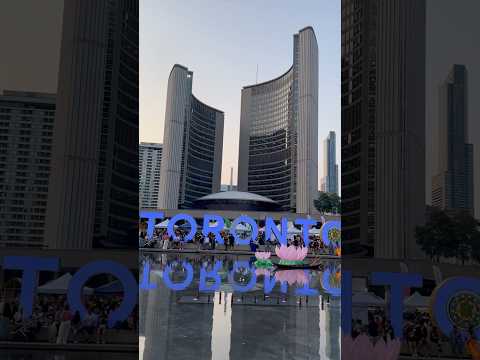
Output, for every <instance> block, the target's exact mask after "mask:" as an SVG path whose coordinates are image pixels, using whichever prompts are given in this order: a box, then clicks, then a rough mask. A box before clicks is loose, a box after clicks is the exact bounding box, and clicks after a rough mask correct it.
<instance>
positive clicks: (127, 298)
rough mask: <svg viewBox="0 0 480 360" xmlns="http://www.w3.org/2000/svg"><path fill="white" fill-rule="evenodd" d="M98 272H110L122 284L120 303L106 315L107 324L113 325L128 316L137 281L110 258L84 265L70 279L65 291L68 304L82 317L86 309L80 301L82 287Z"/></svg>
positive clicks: (134, 301)
mask: <svg viewBox="0 0 480 360" xmlns="http://www.w3.org/2000/svg"><path fill="white" fill-rule="evenodd" d="M98 274H112V275H113V276H115V277H116V278H117V279H118V280H120V282H121V283H122V286H123V294H124V295H123V301H122V304H121V305H120V306H119V307H118V308H117V309H115V310H114V311H112V312H111V313H110V315H109V316H108V326H109V327H113V326H114V325H115V323H117V322H118V321H122V320H125V319H127V318H128V315H130V313H131V312H132V310H133V308H134V307H135V304H136V303H137V300H138V297H137V294H138V284H137V281H136V280H135V278H134V277H133V275H132V273H131V272H130V270H128V269H127V268H126V267H125V266H123V265H121V264H119V263H117V262H114V261H110V260H100V261H94V262H91V263H89V264H87V265H85V266H84V267H82V268H81V269H80V270H79V271H77V272H76V273H75V275H73V277H72V279H71V280H70V284H69V286H68V292H67V300H68V304H69V305H70V307H71V308H72V310H73V311H78V312H79V313H80V316H81V317H82V318H84V317H85V315H86V314H87V310H86V309H85V306H83V304H82V301H81V295H82V288H83V285H84V284H85V283H86V282H87V280H88V279H90V278H91V277H92V276H94V275H98Z"/></svg>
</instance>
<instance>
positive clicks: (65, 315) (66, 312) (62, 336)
mask: <svg viewBox="0 0 480 360" xmlns="http://www.w3.org/2000/svg"><path fill="white" fill-rule="evenodd" d="M72 317H73V316H72V312H71V311H70V308H69V307H68V305H65V307H64V308H63V311H62V315H61V319H62V320H61V323H60V328H59V329H58V336H57V344H66V343H68V336H69V335H70V328H71V326H72Z"/></svg>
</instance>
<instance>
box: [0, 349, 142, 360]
mask: <svg viewBox="0 0 480 360" xmlns="http://www.w3.org/2000/svg"><path fill="white" fill-rule="evenodd" d="M137 358H138V357H137V354H136V353H133V352H131V353H128V352H127V353H125V352H121V353H120V352H111V351H96V352H93V351H74V350H71V351H65V350H55V351H53V350H15V349H8V350H6V349H4V350H2V351H1V355H0V359H2V360H85V359H88V360H106V359H116V360H117V359H118V360H134V359H137Z"/></svg>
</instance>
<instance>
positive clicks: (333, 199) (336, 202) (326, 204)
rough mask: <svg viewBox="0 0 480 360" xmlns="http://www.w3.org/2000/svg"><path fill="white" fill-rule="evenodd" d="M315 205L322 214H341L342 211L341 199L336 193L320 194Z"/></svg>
mask: <svg viewBox="0 0 480 360" xmlns="http://www.w3.org/2000/svg"><path fill="white" fill-rule="evenodd" d="M314 205H315V207H316V208H317V210H318V211H320V212H340V210H341V200H340V197H339V196H338V195H337V194H335V193H326V192H323V191H321V192H319V194H318V199H316V200H315V201H314Z"/></svg>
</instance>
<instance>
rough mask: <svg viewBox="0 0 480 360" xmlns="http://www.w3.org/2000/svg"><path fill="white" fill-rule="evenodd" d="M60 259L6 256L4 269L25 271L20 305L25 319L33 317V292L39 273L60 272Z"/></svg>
mask: <svg viewBox="0 0 480 360" xmlns="http://www.w3.org/2000/svg"><path fill="white" fill-rule="evenodd" d="M58 263H59V261H58V258H42V257H31V256H5V258H4V260H3V268H4V269H12V270H23V276H22V289H21V293H20V304H21V305H22V309H23V318H25V319H26V318H29V317H30V316H31V315H32V308H33V292H34V288H35V286H36V282H37V271H42V270H43V271H56V270H58Z"/></svg>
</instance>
